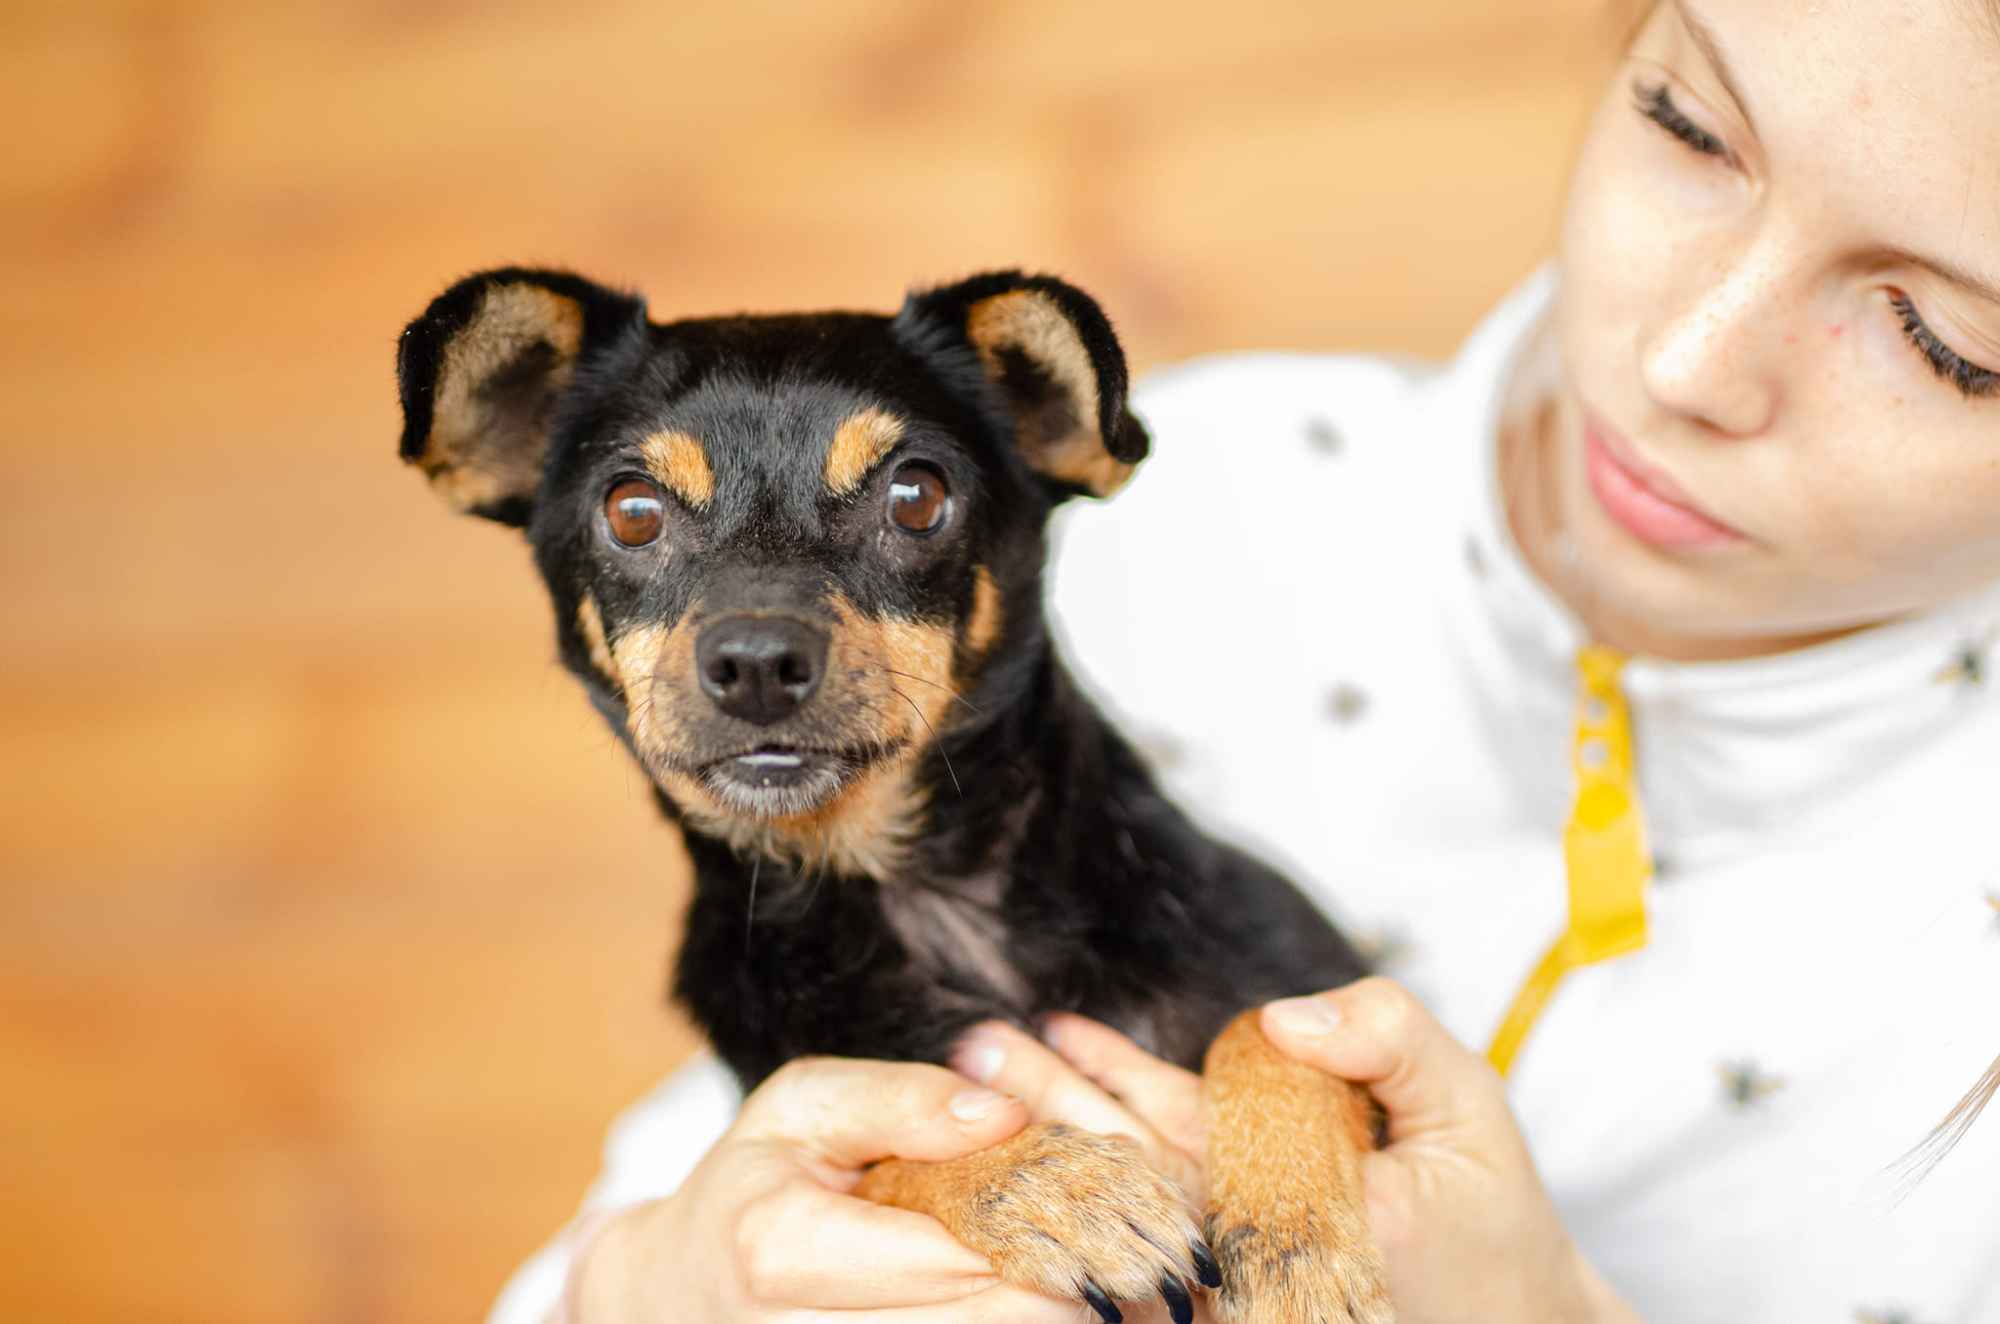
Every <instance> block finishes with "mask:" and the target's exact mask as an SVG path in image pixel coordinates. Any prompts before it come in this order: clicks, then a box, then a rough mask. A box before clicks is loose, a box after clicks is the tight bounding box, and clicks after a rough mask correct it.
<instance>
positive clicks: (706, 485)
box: [639, 429, 715, 509]
mask: <svg viewBox="0 0 2000 1324" xmlns="http://www.w3.org/2000/svg"><path fill="white" fill-rule="evenodd" d="M639 454H640V455H641V456H643V457H644V458H645V461H646V471H647V472H648V473H650V474H652V475H653V479H654V481H655V482H657V483H659V485H660V486H661V487H664V488H666V489H667V490H668V491H669V492H672V493H673V494H674V495H675V496H677V497H679V498H680V499H681V500H683V501H685V502H687V503H688V504H689V505H690V506H693V507H695V508H696V509H702V508H705V507H706V506H707V505H708V503H709V502H710V501H713V500H714V499H715V471H714V470H712V469H710V468H709V467H708V452H707V451H705V450H703V449H702V448H701V443H700V442H698V441H696V440H695V439H694V438H693V437H690V436H689V435H688V434H687V433H685V432H675V431H673V430H672V429H668V430H667V431H664V432H655V433H654V434H653V435H652V436H650V437H647V438H646V439H645V440H644V441H642V442H640V443H639Z"/></svg>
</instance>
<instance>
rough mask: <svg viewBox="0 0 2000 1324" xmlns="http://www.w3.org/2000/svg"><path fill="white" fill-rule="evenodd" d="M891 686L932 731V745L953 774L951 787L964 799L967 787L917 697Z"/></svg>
mask: <svg viewBox="0 0 2000 1324" xmlns="http://www.w3.org/2000/svg"><path fill="white" fill-rule="evenodd" d="M889 688H890V689H891V690H892V691H894V692H895V694H896V695H897V696H898V697H899V698H901V699H902V701H903V702H904V703H907V704H909V705H910V711H911V712H913V713H915V714H916V715H917V720H918V721H919V722H922V723H923V724H924V730H926V731H929V732H930V735H931V745H932V746H933V747H934V748H935V749H936V750H937V752H938V757H939V758H941V759H943V760H944V770H945V771H946V772H948V773H950V774H951V789H952V790H954V791H957V792H958V798H959V799H961V800H963V799H964V798H965V788H964V787H963V786H960V785H959V784H958V770H957V769H955V768H953V767H952V766H951V755H950V754H948V753H946V752H945V747H944V742H943V741H942V740H939V739H938V738H937V730H936V729H935V728H934V727H932V726H931V719H930V718H928V717H926V716H924V710H923V709H921V708H919V707H917V701H916V700H915V699H912V698H911V697H910V696H909V695H907V694H904V693H903V692H902V691H901V690H899V689H896V687H895V686H894V685H891V686H890V687H889Z"/></svg>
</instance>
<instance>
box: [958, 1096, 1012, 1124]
mask: <svg viewBox="0 0 2000 1324" xmlns="http://www.w3.org/2000/svg"><path fill="white" fill-rule="evenodd" d="M1009 1102H1010V1100H1009V1099H1008V1097H1007V1096H1006V1095H1004V1094H1002V1093H1000V1091H998V1090H960V1091H959V1092H958V1093H956V1094H954V1095H952V1096H951V1102H950V1103H949V1104H947V1105H946V1106H947V1107H948V1108H950V1109H951V1115H952V1116H953V1117H956V1118H957V1119H958V1120H959V1121H961V1122H983V1121H985V1120H986V1119H987V1118H989V1117H991V1116H992V1115H993V1114H994V1113H996V1112H999V1111H1000V1110H1001V1109H1002V1108H1005V1107H1006V1106H1007V1104H1008V1103H1009Z"/></svg>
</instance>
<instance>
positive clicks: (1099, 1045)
mask: <svg viewBox="0 0 2000 1324" xmlns="http://www.w3.org/2000/svg"><path fill="white" fill-rule="evenodd" d="M1042 1038H1043V1039H1044V1040H1045V1041H1046V1042H1047V1043H1048V1045H1049V1047H1051V1048H1053V1049H1055V1050H1056V1052H1057V1053H1058V1054H1060V1055H1061V1056H1062V1058H1063V1060H1064V1061H1066V1062H1068V1063H1069V1064H1070V1065H1071V1066H1073V1067H1075V1068H1076V1069H1077V1071H1078V1072H1080V1073H1081V1074H1082V1075H1084V1076H1085V1077H1086V1078H1088V1079H1089V1080H1090V1081H1092V1082H1093V1083H1094V1084H1096V1085H1097V1086H1098V1087H1099V1088H1100V1089H1102V1090H1104V1091H1105V1092H1106V1093H1107V1094H1109V1095H1110V1096H1111V1097H1112V1098H1114V1099H1116V1100H1117V1101H1118V1102H1119V1103H1121V1104H1123V1105H1125V1107H1127V1108H1129V1109H1130V1110H1131V1111H1132V1113H1133V1114H1134V1115H1135V1116H1137V1117H1138V1118H1139V1120H1140V1121H1142V1122H1145V1123H1146V1124H1147V1125H1149V1126H1151V1127H1152V1128H1153V1129H1154V1130H1155V1131H1158V1132H1159V1133H1160V1135H1161V1136H1162V1137H1163V1138H1164V1139H1165V1140H1166V1141H1167V1143H1168V1144H1170V1145H1173V1146H1174V1147H1175V1148H1177V1149H1180V1150H1183V1151H1185V1152H1186V1153H1189V1154H1202V1153H1206V1152H1207V1150H1208V1127H1207V1122H1206V1120H1205V1117H1204V1114H1203V1112H1202V1106H1201V1077H1200V1076H1197V1075H1195V1074H1194V1073H1193V1072H1192V1071H1185V1070H1182V1069H1181V1068H1180V1067H1177V1066H1175V1065H1174V1064H1173V1063H1171V1062H1163V1061H1161V1060H1160V1059H1159V1058H1157V1057H1154V1056H1153V1055H1152V1054H1151V1053H1149V1052H1147V1051H1146V1050H1145V1049H1143V1048H1141V1047H1139V1045H1137V1044H1135V1043H1133V1042H1132V1041H1131V1040H1130V1039H1127V1038H1126V1037H1125V1036H1124V1035H1122V1034H1120V1033H1118V1031H1116V1030H1114V1029H1112V1028H1111V1027H1110V1026H1108V1025H1105V1024H1103V1023H1102V1022H1099V1021H1093V1020H1091V1019H1090V1018H1089V1017H1087V1016H1073V1015H1069V1014H1067V1013H1062V1014H1058V1015H1055V1016H1051V1017H1049V1018H1048V1020H1047V1022H1046V1023H1045V1024H1044V1025H1043V1027H1042Z"/></svg>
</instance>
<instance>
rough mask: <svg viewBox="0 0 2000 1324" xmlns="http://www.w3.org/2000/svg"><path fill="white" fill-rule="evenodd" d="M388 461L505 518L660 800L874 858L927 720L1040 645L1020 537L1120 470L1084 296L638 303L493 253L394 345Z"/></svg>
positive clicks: (1041, 285) (810, 859) (1108, 363)
mask: <svg viewBox="0 0 2000 1324" xmlns="http://www.w3.org/2000/svg"><path fill="white" fill-rule="evenodd" d="M397 372H398V376H399V379H400V387H401V393H402V403H403V415H404V427H403V437H402V455H403V458H404V459H405V460H407V461H409V462H411V463H413V464H416V465H418V466H419V467H421V468H422V469H423V470H424V472H425V473H426V474H427V475H428V476H429V478H430V480H431V483H432V485H433V486H434V487H435V488H436V489H437V491H438V492H439V493H440V494H441V495H442V496H443V497H444V498H445V500H446V501H447V502H448V503H450V504H451V505H453V506H455V507H456V508H458V509H459V510H462V511H466V512H469V513H472V514H476V515H482V516H485V517H487V518H490V519H495V520H499V521H501V522H503V523H507V524H513V525H517V526H521V527H524V528H525V529H526V531H527V534H528V538H529V540H530V542H531V543H532V544H533V546H534V549H535V556H536V561H537V563H538V565H539V567H540V569H541V572H542V575H543V577H544V578H545V579H546V581H547V583H548V588H549V593H550V595H551V597H552V599H553V601H554V604H555V608H556V621H557V631H558V636H559V640H560V646H561V655H562V658H563V661H564V663H565V664H566V665H567V666H568V667H569V668H570V669H571V670H572V671H574V672H575V673H576V674H577V675H578V676H579V677H580V678H581V679H582V680H583V682H584V684H585V686H586V687H587V688H588V689H589V692H590V695H591V698H592V700H593V702H594V703H595V704H596V706H597V707H598V709H599V710H600V711H601V712H603V713H604V715H605V717H606V718H607V719H608V720H609V721H610V722H611V723H612V724H613V726H614V727H615V728H616V729H617V730H618V731H619V733H620V735H621V737H622V738H623V739H624V741H625V742H626V744H627V745H628V746H629V747H630V748H631V749H632V751H633V753H634V754H635V755H636V756H637V757H638V759H639V761H640V762H641V764H642V765H643V766H644V767H645V769H646V771H647V773H648V774H649V776H650V777H651V778H652V779H653V781H654V782H655V784H656V785H657V786H658V787H659V788H660V790H661V791H662V792H663V793H664V795H665V796H666V797H667V798H668V800H669V801H670V802H671V803H672V805H673V806H674V807H675V808H677V809H678V810H679V811H680V813H682V814H683V815H684V816H686V817H687V819H688V820H689V821H691V822H692V823H693V824H695V825H696V826H698V827H700V828H702V829H704V830H706V831H709V832H711V833H715V834H718V835H722V836H724V837H726V838H728V839H730V840H732V841H735V842H736V843H738V844H739V845H743V846H760V847H762V848H765V849H769V850H772V851H773V852H774V853H779V854H784V855H788V856H790V857H792V858H793V859H795V860H802V861H805V862H807V863H837V864H841V865H843V866H845V867H849V868H853V869H856V870H860V871H866V872H873V873H877V874H880V873H881V872H882V871H883V870H884V869H886V868H887V867H888V865H889V859H890V856H891V855H892V854H893V852H894V850H895V848H896V845H897V843H898V841H899V840H900V838H901V836H902V835H903V834H905V833H907V832H908V831H909V830H910V828H911V826H912V825H913V823H914V822H915V821H916V816H917V815H918V813H919V812H920V810H921V808H922V805H923V802H924V799H925V797H926V795H927V794H928V793H929V792H930V790H931V789H933V788H930V787H928V786H926V785H924V784H922V783H923V781H924V780H925V779H924V778H923V777H920V776H919V775H917V774H918V770H919V769H920V768H922V767H924V766H926V764H925V756H926V755H927V754H928V753H929V752H930V751H931V750H932V749H933V748H934V747H935V744H936V741H937V740H938V738H939V735H940V733H943V732H947V731H949V730H950V729H952V728H953V727H954V726H955V725H960V724H963V723H965V722H968V721H972V720H976V718H975V716H974V714H975V713H976V712H977V705H975V704H973V703H972V701H971V699H970V698H969V697H968V695H969V693H970V692H971V691H973V690H974V689H975V688H976V687H977V686H979V685H980V683H981V681H982V679H987V678H989V677H990V676H991V675H992V674H994V673H997V672H999V671H1000V670H1001V669H1002V667H1003V664H1004V660H1005V658H1006V657H1007V656H1008V654H1009V653H1010V652H1013V653H1021V652H1025V651H1032V650H1033V649H1034V648H1037V647H1039V645H1040V638H1041V636H1040V630H1041V625H1040V602H1039V597H1040V590H1039V576H1040V570H1041V563H1042V556H1043V536H1042V529H1043V524H1044V522H1045V520H1046V517H1047V515H1048V512H1049V510H1050V509H1051V507H1052V506H1053V505H1054V504H1055V503H1056V502H1058V501H1060V500H1062V499H1063V498H1065V497H1067V496H1070V495H1074V494H1079V493H1084V494H1090V495H1095V496H1106V495H1109V494H1110V493H1111V492H1112V491H1114V490H1115V489H1116V488H1117V487H1119V486H1120V485H1121V484H1122V483H1123V482H1124V481H1125V479H1126V478H1127V477H1128V476H1129V475H1130V474H1131V472H1132V468H1133V466H1134V465H1136V464H1137V463H1138V461H1139V460H1141V459H1142V458H1143V457H1144V455H1145V453H1146V447H1147V438H1146V434H1145V431H1144V430H1143V428H1141V426H1140V425H1139V424H1138V422H1137V421H1136V420H1135V419H1133V418H1132V416H1131V415H1130V414H1129V413H1128V412H1127V410H1126V373H1125V361H1124V356H1123V354H1122V352H1121V351H1120V349H1119V346H1118V342H1117V340H1116V338H1115V337H1114V336H1113V334H1112V331H1111V326H1110V324H1109V322H1108V321H1107V320H1106V319H1105V317H1104V314H1103V313H1102V312H1101V311H1100V310H1099V309H1098V307H1097V305H1096V304H1095V303H1093V302H1092V301H1091V300H1090V298H1089V297H1088V296H1086V295H1084V294H1083V293H1082V292H1081V291H1079V290H1077V289H1075V288H1073V287H1072V286H1069V285H1066V284H1064V283H1062V282H1061V281H1057V280H1052V279H1049V278H1046V277H1031V276H1023V275H1020V274H1019V273H1015V272H998V273H993V274H989V275H983V276H978V277H974V278H972V279H970V280H967V281H964V282H962V283H960V284H957V285H953V286H949V287H946V288H942V289H936V290H930V291H926V292H921V293H918V294H914V295H912V296H911V297H910V298H909V299H908V300H907V301H906V302H905V303H904V305H903V307H902V309H901V311H899V312H898V313H897V314H896V315H895V316H893V317H885V316H876V315H868V314H860V313H820V314H811V315H799V316H770V317H729V318H713V319H702V320H692V321H682V322H674V323H668V324H664V325H660V324H654V323H652V322H650V321H648V320H647V317H646V310H645V306H644V304H643V303H642V302H641V301H640V300H639V299H637V298H635V297H633V296H631V295H628V294H624V293H620V292H616V291H612V290H608V289H605V288H603V287H601V286H598V285H595V284H592V283H591V282H589V281H586V280H583V279H580V278H578V277H576V276H572V275H568V274H564V273H558V272H548V271H530V270H521V269H508V270H501V271H492V272H486V273H482V274H480V275H477V276H473V277H470V278H468V279H466V280H463V281H461V282H459V283H458V284H456V285H454V286H452V287H451V288H450V289H449V290H447V291H445V292H444V293H443V294H442V295H440V296H439V297H438V298H437V299H436V300H434V301H433V302H432V303H431V305H430V307H429V308H428V309H426V310H425V311H424V313H423V315H422V316H421V317H418V318H417V319H416V320H415V321H414V322H412V323H411V324H410V325H409V327H408V328H407V329H406V330H405V331H404V332H403V337H402V342H401V345H400V347H399V350H398V354H397Z"/></svg>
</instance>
